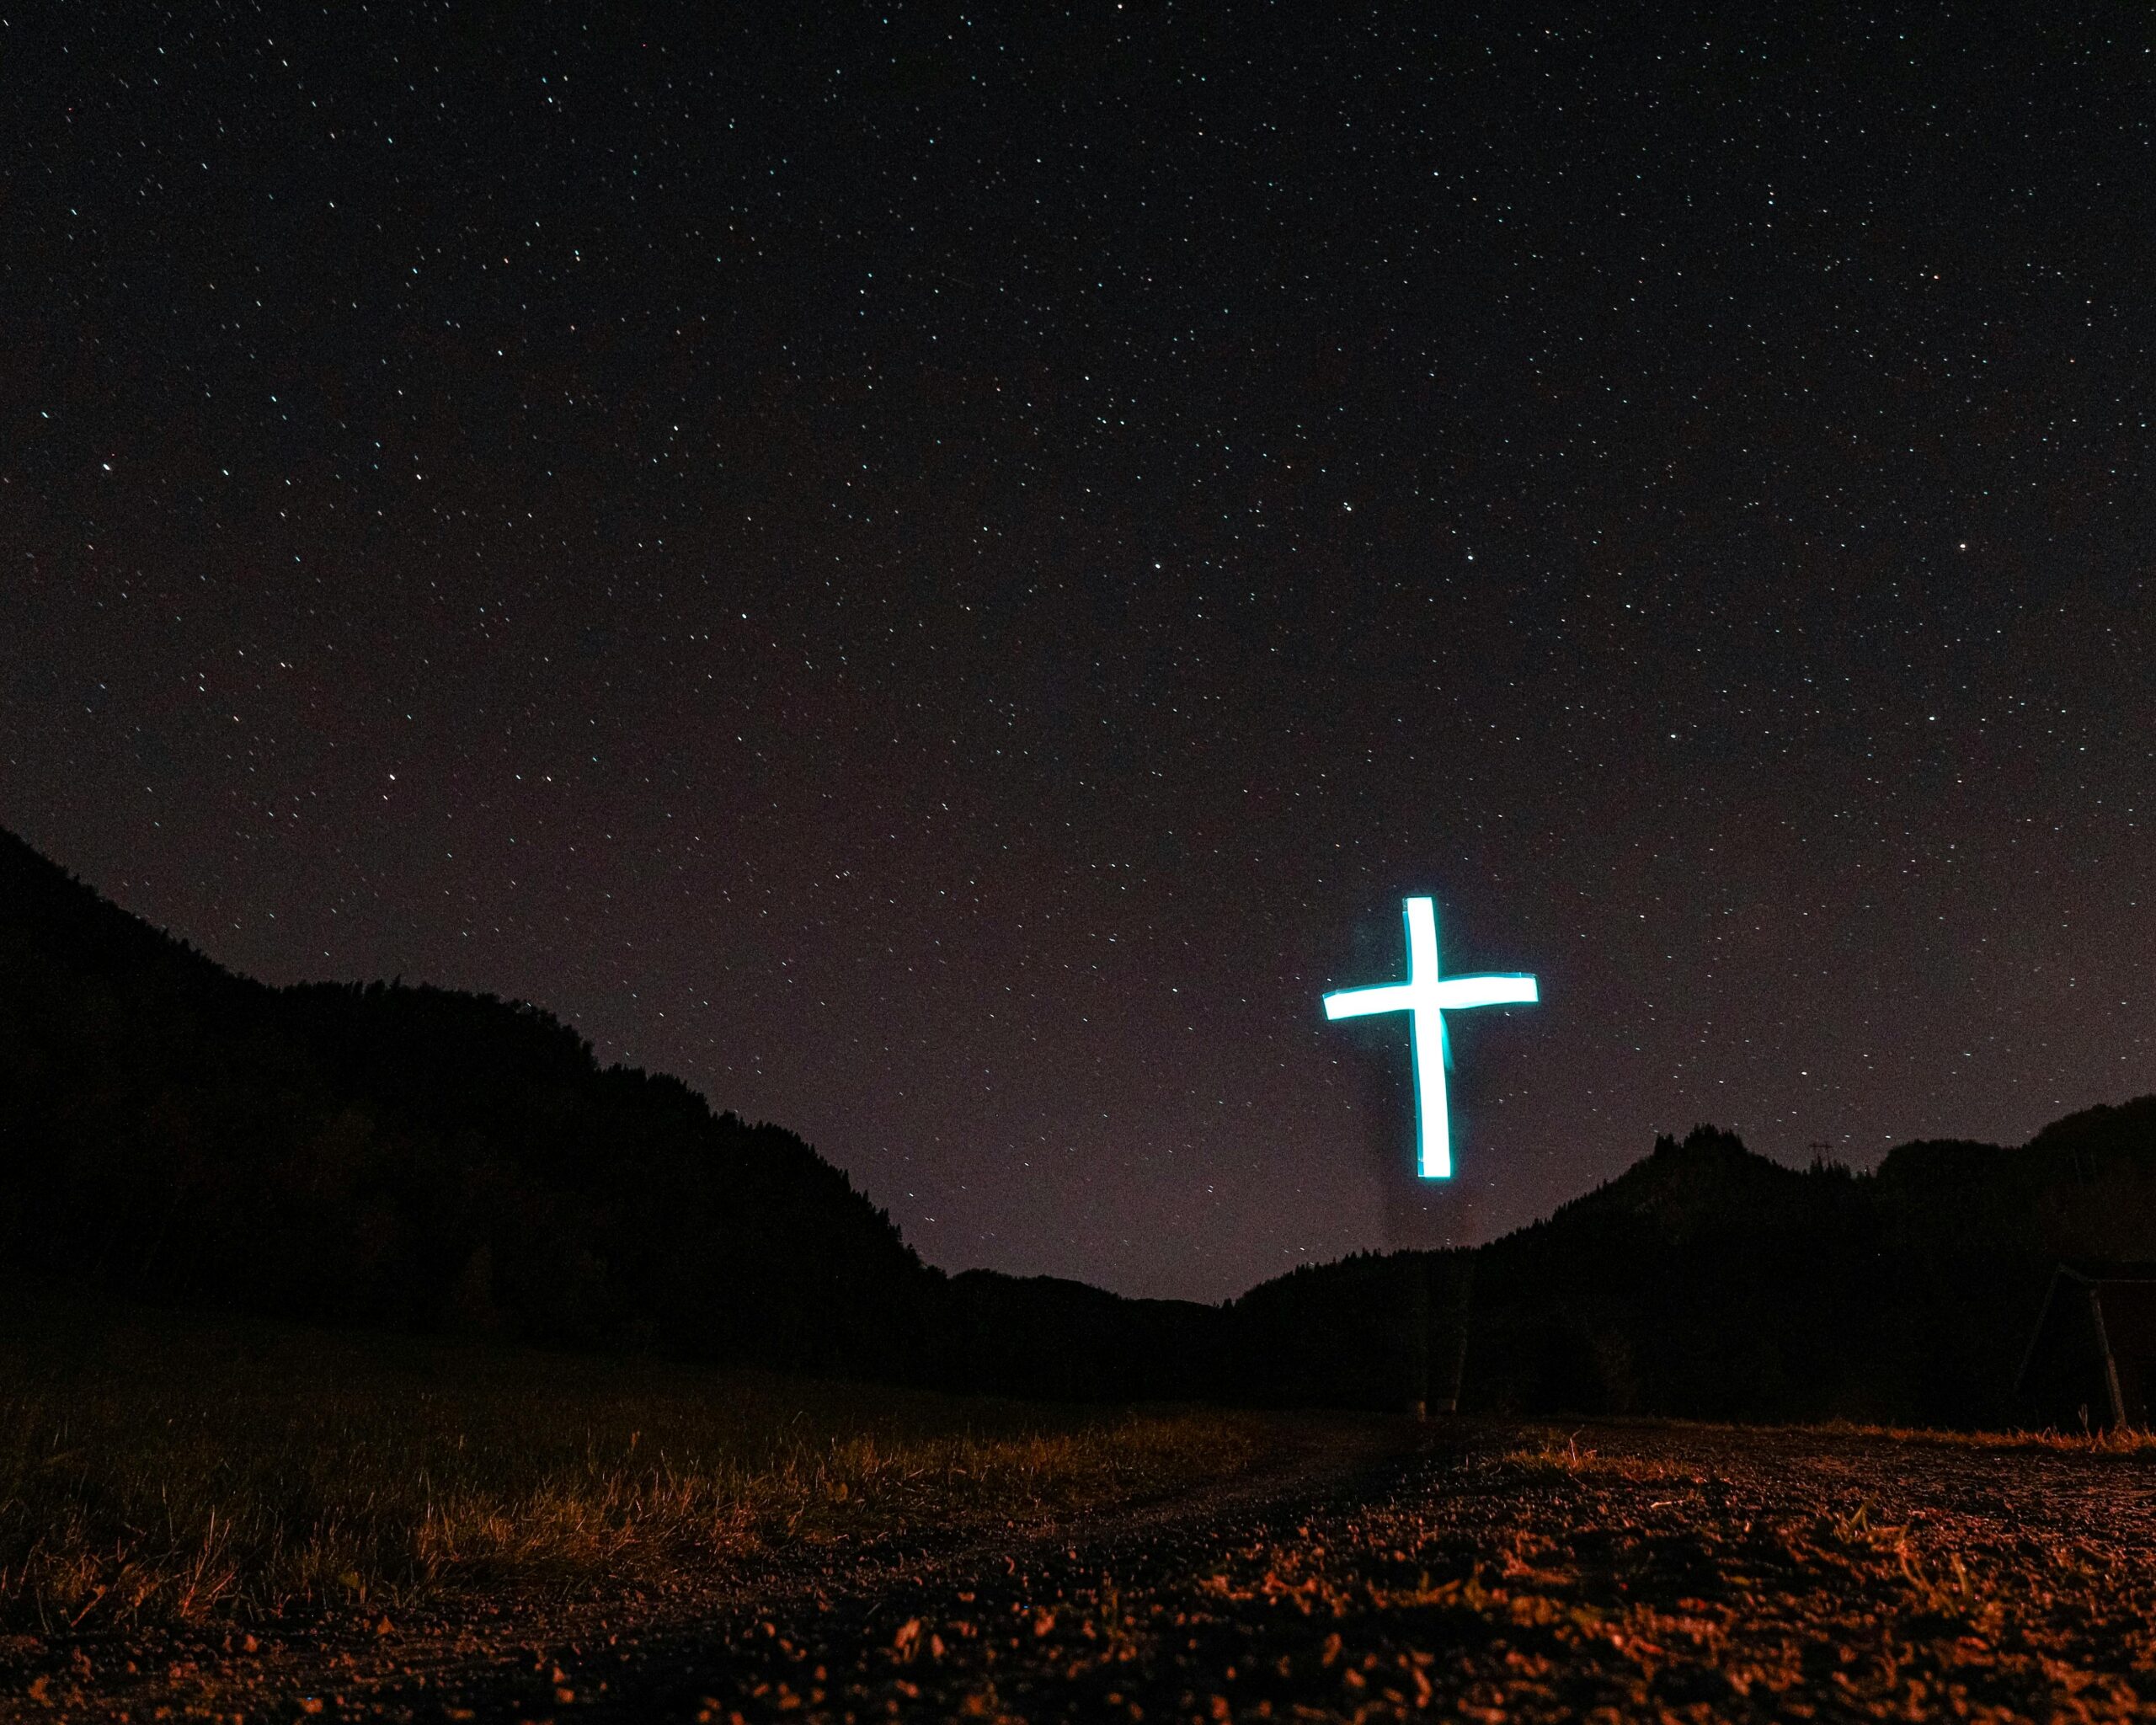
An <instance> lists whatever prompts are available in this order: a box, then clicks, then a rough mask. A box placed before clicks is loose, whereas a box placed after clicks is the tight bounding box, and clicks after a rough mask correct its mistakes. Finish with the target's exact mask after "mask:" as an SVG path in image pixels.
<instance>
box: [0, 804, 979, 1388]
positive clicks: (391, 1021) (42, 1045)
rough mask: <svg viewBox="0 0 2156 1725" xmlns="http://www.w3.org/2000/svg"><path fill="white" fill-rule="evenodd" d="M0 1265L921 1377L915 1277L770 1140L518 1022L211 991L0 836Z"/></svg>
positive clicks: (395, 1005)
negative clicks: (604, 1065) (1, 1259)
mask: <svg viewBox="0 0 2156 1725" xmlns="http://www.w3.org/2000/svg"><path fill="white" fill-rule="evenodd" d="M0 1255H4V1257H5V1258H6V1259H7V1261H8V1262H9V1263H13V1264H17V1265H21V1266H25V1267H29V1268H37V1269H42V1270H45V1271H46V1272H50V1273H52V1274H62V1275H67V1276H70V1277H87V1278H89V1279H94V1280H95V1281H97V1282H98V1283H99V1284H103V1285H104V1286H106V1287H108V1288H109V1289H111V1290H115V1291H117V1292H121V1293H125V1294H128V1295H135V1296H138V1297H142V1298H147V1299H153V1300H186V1301H193V1302H203V1303H209V1304H214V1305H218V1306H233V1307H237V1308H240V1309H243V1310H251V1311H262V1312H274V1313H277V1314H280V1315H283V1316H294V1317H303V1318H310V1319H317V1320H323V1321H329V1322H344V1323H366V1324H385V1325H392V1326H398V1327H427V1328H433V1327H451V1328H455V1327H466V1328H478V1329H491V1330H499V1331H502V1332H505V1333H508V1334H511V1335H514V1336H517V1337H520V1338H526V1339H529V1340H534V1341H540V1342H549V1343H579V1344H590V1343H630V1344H636V1345H650V1346H657V1347H663V1348H669V1349H672V1350H679V1351H685V1352H688V1353H692V1354H701V1355H705V1356H708V1357H716V1358H723V1359H738V1360H743V1361H754V1362H758V1363H763V1364H768V1365H784V1366H791V1367H803V1368H808V1367H813V1368H818V1369H825V1370H871V1371H879V1372H886V1373H893V1374H899V1375H904V1374H908V1373H912V1372H917V1371H919V1370H923V1369H924V1368H925V1365H926V1361H925V1352H926V1345H927V1331H926V1325H927V1322H928V1317H929V1310H930V1306H931V1303H932V1297H933V1295H934V1293H935V1287H934V1284H935V1283H936V1281H937V1278H935V1277H933V1276H932V1275H931V1273H929V1272H928V1271H927V1270H926V1269H925V1268H924V1267H923V1266H922V1265H921V1262H920V1260H919V1259H918V1258H917V1257H916V1256H915V1254H914V1252H912V1251H911V1250H910V1248H908V1247H906V1246H905V1244H904V1242H902V1241H901V1240H900V1239H899V1236H898V1233H897V1231H896V1230H895V1229H894V1227H893V1226H891V1224H890V1221H889V1219H888V1217H886V1216H885V1215H883V1213H882V1212H880V1211H878V1210H876V1209H874V1208H873V1206H872V1205H871V1204H869V1203H868V1202H867V1199H864V1198H863V1197H862V1195H861V1194H858V1193H857V1192H855V1191H854V1190H853V1189H852V1188H851V1186H850V1184H849V1183H847V1181H846V1177H845V1176H844V1175H843V1174H841V1172H839V1171H837V1170H836V1169H835V1168H833V1167H831V1166H830V1164H829V1163H828V1162H824V1161H823V1160H822V1159H821V1158H820V1157H819V1156H816V1155H815V1154H814V1152H813V1151H811V1150H810V1149H809V1147H808V1146H806V1145H804V1144H803V1143H802V1142H801V1140H799V1139H798V1138H796V1137H794V1136H793V1135H792V1134H790V1133H787V1132H785V1131H782V1130H779V1129H778V1128H776V1127H772V1126H760V1125H751V1124H748V1123H746V1122H744V1121H743V1120H741V1119H738V1118H737V1117H735V1116H734V1115H731V1114H717V1115H714V1114H712V1111H711V1110H710V1108H708V1107H707V1105H706V1104H705V1103H704V1101H703V1100H702V1097H698V1096H697V1095H696V1094H695V1093H694V1092H691V1090H689V1089H688V1088H687V1087H686V1086H685V1085H683V1084H681V1083H680V1082H679V1081H676V1080H674V1079H671V1078H667V1077H661V1076H653V1075H650V1074H648V1073H645V1072H642V1071H632V1070H628V1069H626V1068H622V1067H614V1068H611V1069H606V1070H602V1069H601V1068H600V1066H599V1065H598V1063H597V1062H596V1061H595V1060H594V1059H593V1057H592V1052H591V1049H590V1046H589V1045H588V1044H585V1043H584V1041H583V1040H582V1039H580V1038H579V1037H578V1036H577V1035H576V1033H574V1031H572V1030H570V1029H568V1028H567V1027H565V1026H564V1025H563V1024H561V1023H558V1021H556V1020H555V1019H553V1018H552V1017H549V1016H547V1014H546V1013H545V1012H541V1011H539V1010H538V1009H536V1008H535V1007H524V1006H516V1005H512V1004H510V1003H508V1002H504V1001H499V1000H494V999H492V998H488V997H485V996H471V995H464V994H456V993H451V992H448V991H443V990H440V989H433V988H405V987H394V986H384V985H382V984H379V983H376V984H371V985H367V986H365V987H344V986H336V985H306V986H300V987H293V988H286V989H272V988H270V987H267V986H264V985H262V984H259V983H256V982H251V981H248V980H245V979H243V978H241V977H237V976H234V975H231V974H229V973H228V972H227V971H225V970H223V969H220V968H219V967H218V966H217V965H216V964H213V963H211V961H210V960H209V959H206V958H205V957H204V956H203V955H202V954H200V953H197V952H195V951H194V950H192V949H191V948H188V947H186V946H184V945H183V944H182V943H179V942H177V941H174V940H172V939H170V938H168V937H166V936H164V935H163V934H160V933H158V932H156V931H154V930H152V929H151V928H150V927H147V925H146V924H144V923H142V922H141V921H138V920H137V919H136V918H134V917H132V916H127V915H126V914H125V913H124V912H122V911H120V910H118V909H117V908H116V907H115V906H114V905H110V904H109V903H107V902H106V901H105V900H103V899H101V898H99V896H98V895H96V894H94V893H93V892H92V891H91V890H90V889H88V888H87V887H85V886H83V885H82V884H79V883H77V882H75V881H73V880H72V879H69V878H68V877H67V876H66V875H65V874H64V873H62V872H61V870H59V869H58V868H56V867H54V866H53V865H52V864H51V863H48V862H47V861H45V859H44V858H43V857H40V856H38V855H37V854H36V853H35V852H33V851H31V850H30V849H29V846H25V845H24V844H23V843H21V842H20V841H19V840H17V839H15V838H13V836H8V835H4V834H0Z"/></svg>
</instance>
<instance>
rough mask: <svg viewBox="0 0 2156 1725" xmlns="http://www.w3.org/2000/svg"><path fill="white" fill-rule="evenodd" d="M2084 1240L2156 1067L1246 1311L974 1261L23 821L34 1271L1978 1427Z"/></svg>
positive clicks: (1591, 1203) (16, 1002)
mask: <svg viewBox="0 0 2156 1725" xmlns="http://www.w3.org/2000/svg"><path fill="white" fill-rule="evenodd" d="M2063 1258H2064V1259H2073V1260H2077V1261H2084V1262H2086V1261H2100V1260H2107V1259H2133V1258H2139V1259H2147V1258H2156V1097H2145V1098H2143V1099H2142V1100H2140V1101H2137V1102H2134V1103H2127V1104H2125V1105H2124V1106H2121V1107H2118V1108H2096V1109H2093V1110H2090V1111H2088V1112H2086V1113H2083V1114H2075V1115H2073V1116H2071V1117H2069V1118H2068V1119H2063V1120H2061V1121H2059V1122H2058V1123H2057V1124H2054V1125H2052V1126H2051V1127H2048V1128H2047V1129H2046V1130H2044V1131H2043V1132H2041V1133H2040V1134H2039V1135H2037V1136H2036V1138H2035V1139H2034V1140H2031V1142H2030V1143H2029V1144H2027V1145H2025V1146H2021V1147H2019V1148H2016V1149H2004V1148H2001V1147H1999V1146H1992V1145H1983V1144H1972V1143H1918V1144H1910V1145H1905V1146H1902V1147H1901V1148H1899V1149H1897V1150H1896V1151H1893V1152H1892V1154H1891V1155H1890V1156H1888V1157H1887V1160H1886V1162H1885V1163H1884V1164H1883V1165H1882V1166H1881V1167H1880V1169H1879V1170H1878V1171H1877V1172H1876V1173H1865V1174H1856V1173H1852V1172H1849V1170H1848V1169H1846V1168H1843V1167H1837V1166H1833V1165H1829V1164H1824V1163H1822V1164H1821V1165H1819V1166H1817V1167H1813V1168H1812V1169H1810V1170H1802V1171H1801V1170H1796V1169H1792V1168H1788V1167H1783V1166H1781V1165H1780V1164H1778V1163H1774V1162H1769V1161H1768V1160H1767V1159H1765V1158H1764V1157H1761V1156H1755V1155H1753V1153H1752V1152H1750V1151H1748V1150H1747V1149H1746V1148H1745V1147H1744V1146H1743V1145H1742V1143H1740V1142H1739V1141H1738V1140H1737V1139H1736V1138H1734V1137H1733V1136H1731V1135H1728V1134H1726V1133H1722V1132H1718V1131H1716V1130H1712V1129H1710V1128H1705V1127H1702V1128H1700V1129H1699V1130H1695V1131H1694V1132H1693V1133H1691V1134H1690V1135H1689V1136H1687V1137H1686V1138H1684V1140H1681V1141H1679V1140H1673V1139H1668V1138H1665V1139H1662V1140H1659V1141H1658V1142H1657V1145H1656V1146H1655V1148H1654V1151H1653V1153H1652V1155H1650V1156H1647V1157H1646V1158H1645V1159H1644V1160H1642V1161H1641V1162H1639V1163H1637V1164H1636V1165H1635V1166H1634V1167H1631V1168H1630V1169H1629V1170H1627V1171H1626V1172H1625V1173H1624V1174H1622V1175H1621V1176H1620V1177H1619V1178H1616V1179H1614V1180H1613V1181H1611V1182H1609V1183H1608V1184H1606V1185H1604V1186H1603V1187H1601V1188H1598V1189H1597V1190H1596V1191H1594V1192H1592V1193H1589V1194H1587V1195H1586V1196H1584V1197H1582V1198H1581V1199H1577V1200H1576V1201H1574V1202H1573V1203H1572V1204H1567V1205H1566V1206H1564V1207H1563V1208H1562V1209H1561V1210H1558V1211H1557V1212H1556V1214H1555V1215H1551V1216H1550V1217H1549V1218H1548V1219H1547V1220H1544V1221H1541V1222H1539V1223H1536V1224H1534V1226H1530V1227H1528V1228H1525V1229H1523V1230H1521V1231H1518V1232H1517V1233H1514V1234H1512V1235H1509V1236H1507V1237H1505V1238H1504V1239H1502V1240H1499V1241H1497V1242H1494V1243H1492V1244H1491V1245H1489V1246H1486V1247H1481V1249H1479V1250H1476V1251H1472V1252H1466V1251H1462V1252H1398V1253H1393V1254H1390V1255H1383V1256H1380V1255H1375V1254H1360V1255H1358V1256H1356V1257H1353V1258H1348V1259H1345V1260H1342V1261H1341V1262H1339V1263H1333V1264H1328V1265H1324V1266H1319V1267H1315V1268H1305V1269H1301V1270H1298V1271H1296V1272H1294V1273H1293V1274H1289V1275H1287V1276H1284V1277H1282V1278H1279V1279H1277V1280H1274V1281H1272V1282H1268V1283H1266V1284H1262V1285H1261V1286H1259V1287H1257V1288H1254V1289H1252V1290H1251V1291H1250V1292H1249V1293H1247V1294H1246V1295H1243V1296H1242V1297H1241V1299H1239V1300H1233V1301H1230V1302H1229V1303H1228V1304H1226V1305H1225V1306H1201V1305H1197V1304H1194V1303H1191V1302H1187V1301H1178V1300H1129V1299H1124V1298H1122V1297H1120V1296H1118V1295H1113V1294H1110V1293H1107V1292H1106V1291H1104V1290H1100V1289H1097V1288H1092V1287H1088V1286H1086V1285H1084V1284H1080V1283H1075V1282H1070V1281H1064V1280H1059V1279H1054V1278H1048V1277H1015V1276H1008V1275H1002V1274H995V1273H993V1272H989V1271H978V1270H977V1271H969V1272H967V1273H965V1274H961V1275H957V1276H947V1275H945V1274H943V1273H942V1271H940V1270H937V1269H936V1268H932V1267H930V1266H927V1265H925V1264H923V1263H921V1260H920V1258H919V1257H918V1256H917V1255H916V1254H915V1252H913V1251H912V1249H911V1248H910V1247H908V1246H907V1245H906V1244H905V1242H904V1241H903V1240H902V1239H901V1238H900V1237H899V1232H898V1231H897V1229H896V1228H895V1227H894V1226H893V1225H892V1224H891V1222H890V1220H889V1217H888V1216H887V1215H884V1214H883V1212H882V1211H880V1210H877V1209H876V1208H875V1207H874V1206H873V1204H871V1203H870V1202H869V1201H868V1199H867V1198H865V1197H864V1196H863V1195H862V1194H860V1193H858V1192H857V1191H855V1190H854V1189H853V1188H852V1186H851V1183H849V1182H848V1181H847V1179H846V1176H845V1175H844V1174H843V1173H841V1172H840V1171H839V1170H837V1169H835V1168H834V1167H831V1166H830V1164H829V1163H828V1162H825V1161H824V1160H823V1159H822V1158H821V1157H819V1156H817V1155H816V1154H815V1152H814V1151H813V1150H811V1149H810V1148H809V1146H807V1145H806V1144H804V1143H803V1142H802V1141H801V1140H799V1139H798V1138H797V1137H795V1136H794V1135H792V1134H791V1133H789V1132H787V1131H785V1130H782V1129H781V1128H779V1127H776V1126H771V1125H758V1124H750V1123H748V1122H746V1121H744V1120H742V1119H739V1117H737V1116H735V1115H733V1114H715V1113H713V1112H712V1109H711V1108H709V1107H708V1105H707V1103H705V1101H704V1100H703V1098H702V1097H700V1096H698V1095H696V1093H695V1092H692V1091H691V1090H690V1089H689V1088H688V1087H686V1085H683V1084H682V1083H680V1081H677V1080H675V1079H672V1078H669V1077H664V1076H655V1075H653V1074H649V1073H646V1072H643V1071H635V1070H632V1069H628V1068H624V1067H620V1066H616V1067H609V1068H602V1067H601V1066H600V1065H599V1063H598V1062H597V1060H595V1058H594V1056H593V1054H592V1050H591V1049H590V1045H589V1044H586V1043H585V1042H584V1041H583V1040H582V1039H580V1038H579V1036H578V1035H577V1034H576V1033H575V1032H574V1030H572V1029H570V1028H568V1027H567V1026H565V1025H563V1024H562V1023H559V1022H558V1020H556V1019H554V1018H552V1017H550V1016H548V1015H547V1013H546V1012H542V1011H541V1010H539V1009H538V1008H536V1007H529V1006H523V1005H518V1004H514V1003H511V1002H508V1001H500V1000H496V999H494V998H491V997H488V996H474V995H469V994H461V993H455V992H451V991H445V990H440V989H435V988H425V987H403V986H399V985H382V984H380V983H371V984H367V985H364V986H352V985H330V984H315V985H301V986H296V987H290V988H281V989H279V988H271V987H269V986H267V985H264V984H261V983H258V982H253V981H250V980H247V979H245V978H243V977H238V976H235V975H232V974H231V973H229V972H227V971H226V970H224V969H221V968H220V967H219V966H218V965H216V964H214V963H212V962H211V960H210V959H207V958H206V957H205V956H204V955H203V954H201V953H198V952H196V951H195V950H193V949H192V948H189V947H188V946H186V945H185V944H184V943H181V942H179V941H177V940H174V939H173V938H171V937H168V936H167V935H165V934H163V933H161V932H158V931H157V930H155V929H153V928H152V927H149V926H148V925H147V924H146V923H144V922H142V921H140V920H139V919H137V918H136V917H134V916H130V915H128V914H127V913H125V912H124V911H120V909H118V908H117V907H116V906H115V905H111V904H110V903H109V902H108V901H106V900H104V899H102V898H100V897H99V895H97V894H96V893H95V892H93V890H92V889H90V888H88V886H86V885H84V884H82V883H80V882H77V881H75V880H73V879H71V878H70V877H68V876H67V874H66V873H64V872H63V871H61V869H60V868H57V867H56V866H55V865H54V864H52V863H50V862H48V861H47V860H46V859H45V858H44V857H40V856H39V855H38V854H37V853H36V852H35V851H33V850H32V849H31V848H30V847H29V846H27V845H25V844H24V843H23V842H21V841H19V840H18V839H16V838H14V837H13V836H10V835H8V834H6V833H4V832H0V1267H4V1268H7V1269H8V1270H11V1271H14V1272H18V1273H19V1272H23V1271H27V1272H29V1273H33V1274H40V1275H41V1276H43V1277H45V1278H47V1279H52V1280H55V1281H59V1282H64V1283H71V1284H87V1285H90V1286H93V1287H96V1288H98V1289H100V1290H104V1291H106V1292H108V1293H113V1294H118V1295H125V1296H128V1297H131V1298H136V1299H142V1300H154V1301H163V1302H178V1303H187V1304H195V1305H201V1306H215V1307H218V1308H222V1309H229V1310H236V1311H253V1312H259V1313H263V1314H268V1315H274V1316H280V1317H286V1318H295V1319H302V1320H307V1321H310V1322H326V1323H335V1324H358V1325H368V1326H375V1327H391V1328H398V1329H406V1330H420V1331H430V1330H432V1331H445V1330H446V1331H467V1332H485V1333H491V1334H495V1335H499V1336H500V1337H502V1338H505V1339H510V1340H515V1341H520V1342H528V1343H540V1344H544V1345H555V1346H569V1347H579V1348H638V1349H652V1350H656V1351H661V1352H664V1353H668V1354H680V1355H683V1356H686V1357H693V1358H700V1359H717V1360H728V1361H736V1362H740V1363H745V1364H754V1365H763V1366H769V1367H773V1368H777V1369H780V1370H814V1371H823V1372H837V1373H844V1374H851V1375H867V1376H876V1377H883V1378H889V1379H894V1380H902V1381H912V1382H918V1383H925V1384H932V1385H937V1386H943V1387H949V1388H958V1389H975V1390H993V1391H1005V1392H1010V1393H1015V1394H1021V1395H1028V1396H1038V1397H1054V1398H1061V1399H1074V1400H1085V1399H1118V1400H1128V1399H1147V1398H1217V1399H1225V1400H1233V1401H1238V1402H1260V1403H1273V1404H1281V1405H1297V1404H1300V1405H1342V1406H1352V1407H1395V1408H1396V1407H1401V1406H1403V1405H1405V1404H1406V1403H1408V1402H1432V1403H1435V1404H1437V1405H1439V1406H1443V1405H1446V1404H1447V1403H1449V1402H1450V1401H1452V1400H1453V1398H1454V1397H1455V1396H1457V1397H1458V1398H1459V1401H1460V1405H1462V1406H1463V1407H1467V1408H1469V1409H1493V1410H1494V1409H1505V1410H1513V1411H1518V1412H1524V1413H1529V1412H1534V1413H1539V1412H1559V1411H1566V1412H1574V1413H1659V1414H1678V1415H1688V1416H1694V1417H1700V1418H1744V1419H1756V1418H1770V1419H1807V1418H1825V1417H1833V1416H1844V1417H1848V1418H1860V1419H1874V1420H1902V1421H1916V1422H1923V1423H1940V1424H1967V1423H1979V1422H1983V1423H1998V1422H2000V1421H2005V1420H2010V1419H2012V1418H2014V1417H2015V1412H2016V1410H2015V1407H2014V1406H2013V1402H2012V1398H2011V1391H2012V1387H2013V1381H2014V1377H2015V1368H2016V1365H2018V1362H2019V1359H2020V1350H2021V1348H2023V1346H2024V1345H2025V1343H2026V1341H2027V1339H2028V1337H2029V1335H2030V1332H2031V1329H2032V1327H2033V1326H2034V1324H2035V1322H2036V1315H2037V1311H2038V1309H2039V1307H2040V1306H2041V1302H2042V1299H2043V1294H2044V1290H2045V1286H2046V1283H2047V1278H2048V1276H2049V1274H2050V1273H2051V1270H2052V1266H2053V1265H2054V1264H2055V1263H2057V1261H2059V1260H2060V1259H2063Z"/></svg>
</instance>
